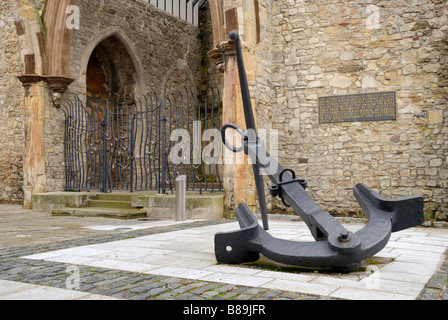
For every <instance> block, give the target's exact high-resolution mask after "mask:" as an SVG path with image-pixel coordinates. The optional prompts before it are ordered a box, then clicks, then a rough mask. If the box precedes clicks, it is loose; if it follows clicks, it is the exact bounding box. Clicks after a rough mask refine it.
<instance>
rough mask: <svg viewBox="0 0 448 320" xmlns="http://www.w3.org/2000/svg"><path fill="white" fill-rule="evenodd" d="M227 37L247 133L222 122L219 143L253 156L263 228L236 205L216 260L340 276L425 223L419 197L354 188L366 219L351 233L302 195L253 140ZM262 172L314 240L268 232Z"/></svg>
mask: <svg viewBox="0 0 448 320" xmlns="http://www.w3.org/2000/svg"><path fill="white" fill-rule="evenodd" d="M230 39H231V40H233V41H234V43H235V50H236V58H237V63H238V70H239V77H240V85H241V92H242V99H243V106H244V112H245V120H246V127H247V130H242V129H241V128H239V127H238V126H236V125H235V124H226V125H224V126H223V128H222V130H221V133H222V139H223V142H224V144H225V145H226V147H227V148H229V149H230V150H232V151H233V152H241V151H244V153H245V154H246V155H248V156H250V157H251V158H252V163H253V169H254V177H255V182H256V187H257V195H258V200H259V204H260V211H261V217H262V223H263V228H262V227H261V226H260V225H259V224H258V221H257V219H256V217H255V216H254V214H253V213H252V212H251V211H250V210H249V208H248V207H247V205H245V204H240V205H239V206H238V208H237V209H236V212H235V216H236V218H237V220H238V222H239V225H240V228H241V230H237V231H233V232H219V233H217V234H216V235H215V255H216V259H217V261H218V262H220V263H229V264H238V263H244V262H253V261H257V260H258V259H259V258H260V254H262V255H264V256H265V257H267V258H269V259H271V260H274V261H276V262H280V263H283V264H289V265H296V266H303V267H315V268H319V267H334V268H337V269H338V271H341V272H351V271H354V270H357V269H358V268H359V266H360V263H361V261H363V260H365V259H368V258H369V257H372V256H373V255H375V254H376V253H378V252H379V251H381V250H382V249H383V248H384V246H385V245H386V244H387V242H388V241H389V238H390V235H391V233H392V232H396V231H400V230H403V229H407V228H410V227H414V226H417V225H420V224H422V223H423V221H424V219H423V198H422V197H419V196H415V197H406V198H401V199H386V198H383V197H382V196H380V195H379V194H377V193H376V192H374V191H373V190H371V189H370V188H368V187H367V186H365V185H363V184H358V185H356V186H355V187H354V196H355V198H356V199H357V201H358V203H359V204H360V206H361V208H362V209H363V211H364V213H365V215H366V216H367V217H368V223H367V224H366V225H365V226H364V227H363V228H362V229H361V230H359V231H357V232H355V233H353V232H349V231H348V230H347V229H346V228H345V227H344V226H342V225H341V224H340V223H339V222H338V221H337V220H336V219H335V218H334V217H333V216H331V215H330V214H329V213H328V212H326V211H323V210H322V209H321V208H319V206H318V205H317V204H316V203H315V202H314V201H313V200H312V199H311V197H310V196H309V195H308V193H307V192H306V191H305V189H306V187H307V183H306V181H305V180H304V179H299V178H297V177H296V174H295V173H294V171H293V170H291V169H284V168H282V167H281V166H280V165H279V164H278V163H277V162H276V160H275V159H274V158H273V157H271V156H270V155H269V154H268V153H267V152H266V148H265V145H264V142H263V140H262V139H261V138H259V137H258V136H257V133H256V127H255V120H254V115H253V111H252V106H251V99H250V93H249V86H248V83H247V77H246V72H245V67H244V62H243V56H242V51H241V43H240V39H239V35H238V33H237V32H235V31H232V32H231V33H230ZM228 129H233V130H235V131H236V132H237V133H239V134H240V135H241V140H242V146H241V147H239V148H235V147H234V146H233V145H231V144H230V143H229V142H228V141H227V139H226V131H227V130H228ZM261 169H263V170H264V172H265V174H266V175H267V176H268V177H269V178H270V180H271V181H272V182H273V185H272V186H271V188H270V192H271V194H272V195H273V196H279V197H280V198H281V199H282V201H283V203H284V204H285V205H288V206H291V207H292V208H293V209H294V211H295V212H296V213H297V214H298V215H299V216H300V217H301V218H302V220H303V221H304V222H305V223H306V224H307V226H308V228H309V229H310V231H311V234H312V235H313V237H314V238H315V240H316V241H315V242H297V241H288V240H283V239H278V238H274V237H273V236H271V235H270V234H269V233H268V232H267V230H269V225H268V217H267V210H266V197H265V191H264V187H263V177H262V175H261V174H260V172H261Z"/></svg>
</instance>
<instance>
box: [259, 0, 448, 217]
mask: <svg viewBox="0 0 448 320" xmlns="http://www.w3.org/2000/svg"><path fill="white" fill-rule="evenodd" d="M447 13H448V7H447V5H446V2H445V1H439V0H437V1H430V0H412V1H408V0H397V1H336V0H298V1H289V0H279V1H273V2H272V34H273V36H272V55H273V60H272V63H273V66H272V76H271V78H270V79H271V84H272V85H273V87H274V88H275V97H274V98H275V102H274V103H273V105H271V106H269V105H268V106H266V108H267V109H266V110H267V111H266V112H262V111H260V110H259V112H258V114H259V116H260V119H259V121H260V123H261V124H262V123H268V122H272V127H273V128H274V129H277V130H279V132H280V137H279V149H280V150H279V158H280V162H281V163H282V164H283V165H284V166H288V167H292V168H294V169H295V170H296V172H297V174H298V175H300V176H302V177H304V178H306V179H307V180H308V183H309V185H310V188H309V192H310V194H311V195H312V197H313V198H314V199H315V200H316V201H317V202H318V203H319V204H320V205H321V207H322V208H324V209H327V210H329V211H331V212H341V213H350V212H356V211H357V210H358V209H357V208H358V206H357V204H356V202H355V201H354V197H353V195H352V188H353V186H354V185H355V184H357V183H364V184H367V185H368V186H370V187H372V188H374V189H375V190H376V191H378V192H380V193H381V194H382V195H383V196H386V197H401V196H408V195H422V196H423V197H424V198H425V202H426V206H425V210H426V213H427V215H428V216H427V217H435V218H438V219H446V218H447V214H448V200H447V199H448V194H447V188H448V185H447V183H448V182H447V181H448V163H447V162H448V158H447V149H448V126H447V117H448V109H447V107H446V102H447V100H446V99H447V94H448V88H447V56H446V53H447V36H446V34H447V31H448V24H447ZM382 91H396V92H397V120H396V121H375V122H351V123H350V122H347V123H337V124H319V122H318V97H322V96H332V95H346V94H357V93H371V92H382Z"/></svg>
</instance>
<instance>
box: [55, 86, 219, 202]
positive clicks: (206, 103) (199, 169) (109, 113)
mask: <svg viewBox="0 0 448 320" xmlns="http://www.w3.org/2000/svg"><path fill="white" fill-rule="evenodd" d="M61 110H62V111H63V112H64V115H65V137H64V142H65V146H64V164H65V169H66V170H65V174H66V176H65V180H66V190H72V191H91V190H98V191H100V192H112V191H114V190H127V191H131V192H132V191H147V190H148V191H149V190H153V191H158V193H166V192H167V191H174V187H175V179H176V177H178V176H180V175H186V176H187V178H188V180H187V189H188V190H189V191H199V192H203V191H221V190H222V182H221V171H222V166H221V163H222V150H221V148H222V146H221V141H220V139H219V127H220V125H221V101H220V95H219V92H218V91H217V90H213V89H212V90H210V91H209V92H208V94H204V96H203V98H201V99H200V100H199V101H198V99H197V98H196V97H193V95H192V94H191V93H189V92H187V91H185V93H183V94H179V95H177V96H173V97H171V98H169V99H166V100H164V101H162V100H161V99H160V98H159V97H157V96H155V95H152V96H151V95H149V96H143V97H138V98H136V99H135V100H134V101H128V102H117V101H112V100H107V101H105V102H101V101H97V102H96V103H90V104H88V105H87V106H84V104H83V102H82V101H81V99H80V98H79V97H78V96H77V95H75V94H73V98H72V99H70V100H68V101H66V102H65V103H64V105H63V107H62V108H61ZM209 129H210V130H209ZM204 147H205V149H204Z"/></svg>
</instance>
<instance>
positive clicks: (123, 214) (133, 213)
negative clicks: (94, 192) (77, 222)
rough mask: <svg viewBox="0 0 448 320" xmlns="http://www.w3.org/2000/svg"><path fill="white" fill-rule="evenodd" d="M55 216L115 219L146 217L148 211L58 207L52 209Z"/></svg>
mask: <svg viewBox="0 0 448 320" xmlns="http://www.w3.org/2000/svg"><path fill="white" fill-rule="evenodd" d="M51 215H53V216H74V217H103V218H113V219H124V220H126V219H138V218H145V217H146V211H145V210H142V209H120V208H100V207H96V208H95V207H85V208H58V209H53V210H51Z"/></svg>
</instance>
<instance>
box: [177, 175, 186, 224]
mask: <svg viewBox="0 0 448 320" xmlns="http://www.w3.org/2000/svg"><path fill="white" fill-rule="evenodd" d="M186 211H187V176H179V177H177V178H176V221H185V220H186V213H187V212H186Z"/></svg>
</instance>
